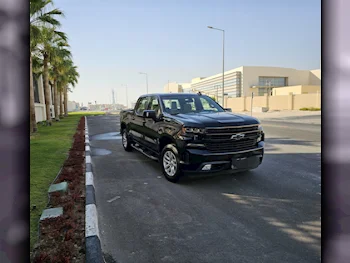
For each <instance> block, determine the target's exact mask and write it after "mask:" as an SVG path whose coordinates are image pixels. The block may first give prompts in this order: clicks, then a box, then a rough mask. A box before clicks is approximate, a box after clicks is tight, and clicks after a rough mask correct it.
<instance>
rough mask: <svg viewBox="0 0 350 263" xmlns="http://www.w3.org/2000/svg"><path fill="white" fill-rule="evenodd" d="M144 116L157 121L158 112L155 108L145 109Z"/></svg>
mask: <svg viewBox="0 0 350 263" xmlns="http://www.w3.org/2000/svg"><path fill="white" fill-rule="evenodd" d="M143 117H144V118H146V119H152V120H154V121H157V114H156V111H154V110H144V111H143Z"/></svg>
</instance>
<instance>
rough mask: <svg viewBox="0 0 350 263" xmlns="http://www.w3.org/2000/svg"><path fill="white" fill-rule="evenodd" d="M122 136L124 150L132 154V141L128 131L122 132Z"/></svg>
mask: <svg viewBox="0 0 350 263" xmlns="http://www.w3.org/2000/svg"><path fill="white" fill-rule="evenodd" d="M121 135H122V144H123V148H124V150H125V151H127V152H131V150H132V147H131V143H130V139H129V136H128V134H127V132H126V129H123V130H122V132H121Z"/></svg>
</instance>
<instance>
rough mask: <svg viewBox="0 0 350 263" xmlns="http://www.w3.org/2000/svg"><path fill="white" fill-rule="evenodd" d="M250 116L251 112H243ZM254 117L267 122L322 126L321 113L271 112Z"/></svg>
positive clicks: (257, 113) (254, 113)
mask: <svg viewBox="0 0 350 263" xmlns="http://www.w3.org/2000/svg"><path fill="white" fill-rule="evenodd" d="M242 114H246V115H249V116H250V112H242ZM253 117H255V118H258V119H259V120H262V121H263V120H266V121H283V122H292V123H307V124H321V111H299V110H283V111H270V112H253Z"/></svg>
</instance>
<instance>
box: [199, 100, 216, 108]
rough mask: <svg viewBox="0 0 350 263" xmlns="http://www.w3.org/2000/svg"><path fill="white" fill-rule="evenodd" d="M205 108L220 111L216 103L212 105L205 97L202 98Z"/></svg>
mask: <svg viewBox="0 0 350 263" xmlns="http://www.w3.org/2000/svg"><path fill="white" fill-rule="evenodd" d="M200 100H201V103H202V106H203V110H206V111H218V109H217V108H216V107H215V105H211V104H210V102H209V101H208V100H206V99H204V98H200Z"/></svg>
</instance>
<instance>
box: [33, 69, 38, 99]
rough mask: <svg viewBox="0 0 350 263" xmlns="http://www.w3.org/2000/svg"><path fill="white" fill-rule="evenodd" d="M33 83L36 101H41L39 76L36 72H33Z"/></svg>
mask: <svg viewBox="0 0 350 263" xmlns="http://www.w3.org/2000/svg"><path fill="white" fill-rule="evenodd" d="M33 85H34V102H35V103H40V99H39V83H38V76H36V75H35V74H33Z"/></svg>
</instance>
